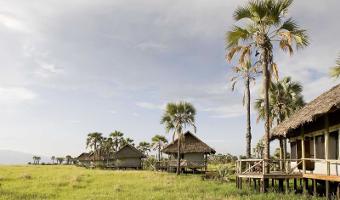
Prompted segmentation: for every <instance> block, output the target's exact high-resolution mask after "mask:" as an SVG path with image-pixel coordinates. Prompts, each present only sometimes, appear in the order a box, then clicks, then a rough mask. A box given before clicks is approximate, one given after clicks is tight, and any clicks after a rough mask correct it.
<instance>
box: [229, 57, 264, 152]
mask: <svg viewBox="0 0 340 200" xmlns="http://www.w3.org/2000/svg"><path fill="white" fill-rule="evenodd" d="M233 71H234V74H235V76H234V77H233V78H232V79H231V82H232V87H231V89H232V91H234V89H235V84H236V83H237V82H238V81H240V80H242V81H243V82H244V90H245V91H244V95H243V106H245V107H246V109H247V119H246V120H247V127H246V156H247V158H250V157H251V138H252V137H251V124H250V83H251V82H255V76H256V74H257V73H258V71H257V67H256V66H252V65H251V63H250V60H249V58H248V61H247V62H245V63H244V62H242V63H239V65H237V66H235V67H233Z"/></svg>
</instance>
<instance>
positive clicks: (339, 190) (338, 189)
mask: <svg viewBox="0 0 340 200" xmlns="http://www.w3.org/2000/svg"><path fill="white" fill-rule="evenodd" d="M336 197H337V199H340V183H338V185H337V187H336Z"/></svg>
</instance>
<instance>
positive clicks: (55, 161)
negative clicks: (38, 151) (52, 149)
mask: <svg viewBox="0 0 340 200" xmlns="http://www.w3.org/2000/svg"><path fill="white" fill-rule="evenodd" d="M32 159H33V163H32V164H34V165H39V164H40V161H41V157H40V156H33V157H32ZM64 161H65V162H64ZM74 161H75V160H74V159H73V158H72V156H70V155H67V156H65V157H55V156H52V157H51V163H48V164H52V165H54V164H59V165H61V164H66V165H71V164H73V163H74ZM29 164H31V163H29ZM41 164H46V163H41Z"/></svg>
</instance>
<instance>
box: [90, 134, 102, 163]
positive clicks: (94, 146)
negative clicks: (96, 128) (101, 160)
mask: <svg viewBox="0 0 340 200" xmlns="http://www.w3.org/2000/svg"><path fill="white" fill-rule="evenodd" d="M102 140H103V136H102V134H101V133H98V132H94V133H89V134H88V135H87V140H86V148H90V149H91V150H92V151H93V153H94V155H95V156H93V161H94V160H95V157H98V156H100V155H99V152H98V150H99V146H100V144H101V142H102Z"/></svg>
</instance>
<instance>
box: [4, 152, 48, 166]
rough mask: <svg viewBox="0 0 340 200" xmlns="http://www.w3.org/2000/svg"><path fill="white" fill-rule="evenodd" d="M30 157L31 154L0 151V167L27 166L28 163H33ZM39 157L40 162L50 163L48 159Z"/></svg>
mask: <svg viewBox="0 0 340 200" xmlns="http://www.w3.org/2000/svg"><path fill="white" fill-rule="evenodd" d="M38 156H40V155H38ZM32 157H33V154H30V153H24V152H20V151H12V150H2V149H0V165H1V164H2V165H13V164H27V163H28V162H33V159H32ZM40 157H41V161H40V162H50V158H48V157H46V156H40Z"/></svg>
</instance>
